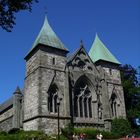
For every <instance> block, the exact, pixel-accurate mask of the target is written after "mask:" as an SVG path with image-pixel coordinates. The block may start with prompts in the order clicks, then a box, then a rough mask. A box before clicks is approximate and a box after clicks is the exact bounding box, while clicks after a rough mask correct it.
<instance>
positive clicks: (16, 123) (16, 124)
mask: <svg viewBox="0 0 140 140" xmlns="http://www.w3.org/2000/svg"><path fill="white" fill-rule="evenodd" d="M21 103H22V93H21V91H20V89H19V87H17V89H16V90H15V92H14V93H13V111H14V112H13V128H20V121H21V115H20V114H21V111H22V110H21Z"/></svg>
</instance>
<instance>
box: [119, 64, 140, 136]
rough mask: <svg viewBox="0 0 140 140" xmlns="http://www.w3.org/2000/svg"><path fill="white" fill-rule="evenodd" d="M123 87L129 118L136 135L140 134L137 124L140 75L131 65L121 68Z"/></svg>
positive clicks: (139, 105) (139, 102)
mask: <svg viewBox="0 0 140 140" xmlns="http://www.w3.org/2000/svg"><path fill="white" fill-rule="evenodd" d="M121 76H122V85H123V88H124V98H125V106H126V114H127V118H128V120H129V122H130V124H131V128H132V131H133V132H134V133H138V132H139V129H140V128H139V127H138V126H137V125H136V124H135V121H134V120H135V119H136V118H140V81H139V79H138V78H139V76H140V73H138V72H137V70H136V69H135V68H133V67H132V66H131V65H127V64H126V65H124V66H121Z"/></svg>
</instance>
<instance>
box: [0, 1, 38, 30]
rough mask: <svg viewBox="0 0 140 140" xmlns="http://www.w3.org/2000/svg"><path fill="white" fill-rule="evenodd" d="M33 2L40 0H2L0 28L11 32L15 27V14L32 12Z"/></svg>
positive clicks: (0, 4) (0, 3)
mask: <svg viewBox="0 0 140 140" xmlns="http://www.w3.org/2000/svg"><path fill="white" fill-rule="evenodd" d="M33 2H38V0H0V26H1V27H2V28H3V29H4V30H6V31H8V32H11V30H12V28H13V26H14V25H15V20H16V17H15V14H16V13H18V12H19V11H21V10H28V11H30V12H31V10H32V4H33Z"/></svg>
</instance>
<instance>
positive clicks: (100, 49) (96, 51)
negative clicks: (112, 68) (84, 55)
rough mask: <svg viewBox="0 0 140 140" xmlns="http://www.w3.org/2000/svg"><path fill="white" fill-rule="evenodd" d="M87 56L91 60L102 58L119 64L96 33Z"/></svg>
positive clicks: (95, 60)
mask: <svg viewBox="0 0 140 140" xmlns="http://www.w3.org/2000/svg"><path fill="white" fill-rule="evenodd" d="M89 56H90V58H91V59H92V61H93V62H97V61H99V60H103V61H107V62H111V63H115V64H120V62H119V61H118V60H117V59H116V58H115V56H114V55H113V54H112V53H111V52H110V51H109V50H108V49H107V48H106V46H105V45H104V44H103V42H102V41H101V40H100V39H99V37H98V35H97V34H96V37H95V40H94V42H93V44H92V46H91V49H90V51H89Z"/></svg>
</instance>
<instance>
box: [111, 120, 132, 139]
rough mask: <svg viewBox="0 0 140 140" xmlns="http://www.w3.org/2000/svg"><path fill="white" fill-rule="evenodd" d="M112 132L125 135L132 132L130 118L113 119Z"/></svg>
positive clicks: (121, 135)
mask: <svg viewBox="0 0 140 140" xmlns="http://www.w3.org/2000/svg"><path fill="white" fill-rule="evenodd" d="M111 132H112V133H114V134H116V135H118V136H120V137H123V136H126V135H128V134H129V133H130V132H131V125H130V123H129V121H128V120H126V119H123V118H119V119H118V118H115V119H114V120H113V121H112V129H111Z"/></svg>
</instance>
